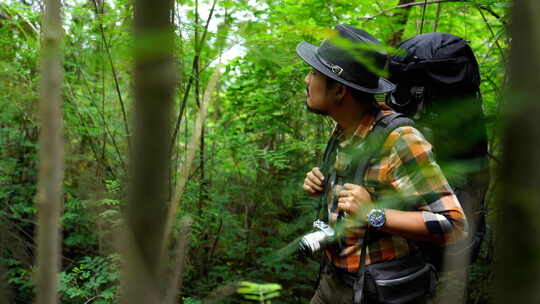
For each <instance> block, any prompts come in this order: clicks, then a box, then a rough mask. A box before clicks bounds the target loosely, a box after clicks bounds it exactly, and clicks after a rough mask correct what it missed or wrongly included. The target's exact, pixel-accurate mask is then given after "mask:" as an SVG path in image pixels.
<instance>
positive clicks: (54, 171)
mask: <svg viewBox="0 0 540 304" xmlns="http://www.w3.org/2000/svg"><path fill="white" fill-rule="evenodd" d="M60 8H61V4H60V0H47V1H45V12H44V15H43V33H42V35H43V36H42V40H41V41H42V42H41V43H42V44H41V99H40V118H41V132H40V136H39V175H38V192H37V198H36V200H37V211H38V215H37V256H36V263H35V264H36V265H37V271H36V277H35V278H36V279H35V280H36V281H35V282H36V287H37V292H36V298H35V300H34V302H35V303H39V304H54V303H58V292H57V291H58V272H59V271H60V256H61V247H60V238H61V235H60V229H61V224H60V214H61V212H62V179H63V159H64V142H63V139H62V137H63V131H62V112H61V108H60V107H61V100H62V98H61V85H62V64H61V44H62V36H63V29H62V24H61V17H60Z"/></svg>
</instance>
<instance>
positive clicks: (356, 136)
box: [334, 103, 391, 148]
mask: <svg viewBox="0 0 540 304" xmlns="http://www.w3.org/2000/svg"><path fill="white" fill-rule="evenodd" d="M390 111H391V109H390V107H388V106H387V105H386V104H384V103H379V109H377V110H375V111H371V112H368V113H367V114H366V115H364V117H362V120H360V123H359V124H358V127H356V130H355V131H354V133H353V135H352V136H351V137H349V138H347V137H346V136H345V133H344V132H343V128H341V127H340V126H339V125H336V127H335V129H334V134H335V136H336V137H337V140H338V142H339V145H340V147H341V148H344V147H346V146H348V145H350V144H352V143H358V142H360V141H362V140H363V139H364V138H366V136H367V135H368V134H369V132H370V131H371V129H373V125H374V123H375V120H376V118H377V117H379V116H380V115H385V114H388V113H386V112H390Z"/></svg>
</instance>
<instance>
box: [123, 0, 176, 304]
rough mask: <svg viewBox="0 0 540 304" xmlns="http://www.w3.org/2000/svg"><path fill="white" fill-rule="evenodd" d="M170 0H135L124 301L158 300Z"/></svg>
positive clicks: (171, 82) (169, 93) (171, 74)
mask: <svg viewBox="0 0 540 304" xmlns="http://www.w3.org/2000/svg"><path fill="white" fill-rule="evenodd" d="M172 7H173V2H172V1H170V0H136V1H135V20H134V23H135V28H134V38H135V45H134V46H135V50H134V51H135V54H134V55H135V105H134V107H135V115H134V120H135V121H134V127H135V128H134V138H133V152H132V155H131V163H130V174H131V175H130V183H129V194H128V205H127V207H126V230H127V231H125V234H124V236H125V237H126V240H125V241H126V244H125V245H126V247H125V250H126V251H125V253H126V264H125V272H124V276H123V277H122V280H123V281H122V284H123V288H122V294H121V297H122V303H129V304H136V303H160V302H161V299H162V296H163V290H164V289H165V288H164V286H166V285H167V284H163V283H164V281H163V278H162V277H161V274H162V273H161V266H162V261H161V259H160V257H161V255H160V250H161V247H162V242H164V239H163V234H164V227H165V223H166V214H167V197H168V193H167V189H168V187H167V185H168V183H167V172H168V168H169V153H168V148H169V146H168V143H169V140H170V137H169V136H170V115H171V106H172V102H173V98H174V87H175V82H176V71H175V68H174V63H173V50H174V32H173V27H172V24H171V22H170V20H171V18H170V16H171V12H172Z"/></svg>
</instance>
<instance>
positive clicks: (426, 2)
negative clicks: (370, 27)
mask: <svg viewBox="0 0 540 304" xmlns="http://www.w3.org/2000/svg"><path fill="white" fill-rule="evenodd" d="M446 2H469V0H432V1H420V2H412V3H406V4H399V5H396V6H394V7H391V8H388V9H385V10H382V11H380V12H378V13H377V14H375V15H373V16H369V17H365V18H363V19H364V22H367V21H370V20H373V19H375V18H377V17H379V16H381V15H385V14H386V13H388V12H391V11H393V10H395V9H400V8H408V7H413V6H418V5H429V4H436V3H446Z"/></svg>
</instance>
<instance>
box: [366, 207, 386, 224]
mask: <svg viewBox="0 0 540 304" xmlns="http://www.w3.org/2000/svg"><path fill="white" fill-rule="evenodd" d="M367 222H368V224H369V226H371V227H374V228H380V227H382V226H384V224H385V223H386V215H385V214H384V209H381V208H375V209H371V211H370V212H369V213H368V215H367Z"/></svg>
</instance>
